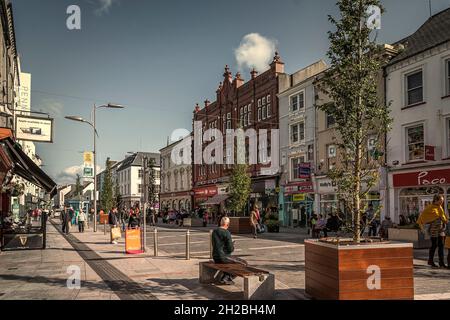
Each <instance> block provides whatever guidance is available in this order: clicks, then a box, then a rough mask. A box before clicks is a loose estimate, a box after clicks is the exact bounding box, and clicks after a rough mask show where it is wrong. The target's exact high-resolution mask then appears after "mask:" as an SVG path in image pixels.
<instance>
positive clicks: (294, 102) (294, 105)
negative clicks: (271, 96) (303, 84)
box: [291, 96, 298, 112]
mask: <svg viewBox="0 0 450 320" xmlns="http://www.w3.org/2000/svg"><path fill="white" fill-rule="evenodd" d="M297 110H298V96H293V97H291V111H293V112H295V111H297Z"/></svg>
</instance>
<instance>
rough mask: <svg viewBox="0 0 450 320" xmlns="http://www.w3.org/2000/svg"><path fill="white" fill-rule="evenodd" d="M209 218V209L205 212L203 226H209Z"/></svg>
mask: <svg viewBox="0 0 450 320" xmlns="http://www.w3.org/2000/svg"><path fill="white" fill-rule="evenodd" d="M208 220H209V214H208V212H207V211H205V213H204V214H203V227H205V228H206V227H207V226H208Z"/></svg>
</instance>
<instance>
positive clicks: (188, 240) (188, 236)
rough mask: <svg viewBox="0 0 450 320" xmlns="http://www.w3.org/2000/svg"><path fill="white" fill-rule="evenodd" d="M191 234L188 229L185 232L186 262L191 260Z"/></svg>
mask: <svg viewBox="0 0 450 320" xmlns="http://www.w3.org/2000/svg"><path fill="white" fill-rule="evenodd" d="M190 246H191V233H190V231H189V229H188V230H187V231H186V260H191V248H190Z"/></svg>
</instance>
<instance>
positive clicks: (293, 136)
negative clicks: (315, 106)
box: [291, 124, 298, 143]
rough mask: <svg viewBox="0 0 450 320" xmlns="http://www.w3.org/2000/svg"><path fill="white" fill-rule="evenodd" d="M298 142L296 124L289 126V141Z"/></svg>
mask: <svg viewBox="0 0 450 320" xmlns="http://www.w3.org/2000/svg"><path fill="white" fill-rule="evenodd" d="M297 142H298V124H294V125H292V126H291V143H297Z"/></svg>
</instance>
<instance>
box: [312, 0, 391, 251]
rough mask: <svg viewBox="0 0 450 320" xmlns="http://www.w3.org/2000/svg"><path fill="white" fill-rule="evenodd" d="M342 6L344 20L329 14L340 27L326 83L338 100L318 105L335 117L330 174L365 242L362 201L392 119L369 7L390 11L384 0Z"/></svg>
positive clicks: (348, 0) (343, 0)
mask: <svg viewBox="0 0 450 320" xmlns="http://www.w3.org/2000/svg"><path fill="white" fill-rule="evenodd" d="M337 5H338V7H339V9H340V13H341V17H340V19H339V20H338V19H335V18H333V17H331V16H330V17H329V20H330V22H331V23H332V24H333V25H334V26H335V28H336V30H335V31H334V32H332V31H330V32H329V39H330V42H331V45H330V48H329V51H328V57H329V59H330V61H331V67H330V69H329V70H328V71H327V72H326V74H325V76H324V77H323V79H322V82H321V85H320V88H321V91H323V92H324V93H325V94H326V95H327V96H328V97H329V98H330V99H331V101H332V102H331V103H326V104H323V105H321V106H318V107H319V108H320V109H322V110H323V111H324V112H326V113H327V114H328V115H329V116H332V117H333V118H334V119H335V123H336V137H335V140H336V144H337V146H338V150H339V152H338V157H339V160H340V162H339V165H338V166H337V167H336V168H334V169H333V170H331V172H330V174H329V177H330V178H331V179H333V180H334V181H335V182H336V184H337V186H338V193H339V194H340V197H341V200H343V201H344V203H345V206H346V208H347V210H348V211H349V212H350V213H351V215H352V221H353V223H352V226H351V231H352V232H353V235H354V241H355V242H356V243H359V242H360V241H361V216H362V214H363V211H364V206H365V203H364V201H362V200H364V199H366V198H367V195H368V193H369V192H370V190H371V189H372V188H373V187H374V186H375V185H376V184H377V183H378V181H379V178H380V177H379V168H380V165H381V159H380V156H381V155H382V154H383V152H384V148H385V144H384V137H385V134H386V132H387V130H388V127H389V125H390V123H391V119H390V115H389V110H388V107H387V106H386V105H385V104H384V101H381V99H380V98H379V95H378V84H379V82H380V78H381V77H380V74H381V70H382V66H383V64H384V63H385V58H384V56H383V48H382V46H380V45H378V44H377V43H376V37H374V39H371V34H372V31H373V30H372V28H371V27H370V25H369V23H368V21H369V14H368V9H369V6H377V7H378V8H380V9H381V12H383V11H384V9H383V8H382V6H381V4H380V1H379V0H339V1H338V2H337ZM368 139H370V140H371V145H370V146H369V142H368ZM374 150H375V151H374Z"/></svg>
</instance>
